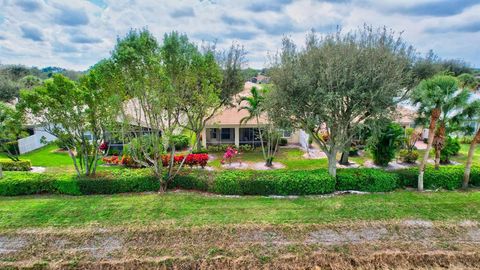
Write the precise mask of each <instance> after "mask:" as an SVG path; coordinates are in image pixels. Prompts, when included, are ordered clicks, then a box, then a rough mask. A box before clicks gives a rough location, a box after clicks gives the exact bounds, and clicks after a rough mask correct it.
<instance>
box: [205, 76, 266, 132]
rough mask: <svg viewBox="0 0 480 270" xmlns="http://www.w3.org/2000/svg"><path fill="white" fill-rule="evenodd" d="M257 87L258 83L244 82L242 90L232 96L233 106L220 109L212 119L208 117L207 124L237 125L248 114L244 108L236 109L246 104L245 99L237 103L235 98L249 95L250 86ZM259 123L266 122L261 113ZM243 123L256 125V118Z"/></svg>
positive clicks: (258, 86)
mask: <svg viewBox="0 0 480 270" xmlns="http://www.w3.org/2000/svg"><path fill="white" fill-rule="evenodd" d="M254 86H255V87H257V88H261V86H260V85H258V84H255V83H252V82H246V83H245V85H244V87H243V90H242V91H241V92H240V93H238V94H237V95H235V97H234V98H233V100H234V106H233V107H226V108H224V109H223V110H221V111H220V112H219V113H217V114H216V115H215V116H214V117H212V119H210V120H209V121H208V122H207V126H215V125H218V126H221V125H239V124H240V120H241V119H242V118H244V117H246V116H248V112H247V111H246V110H240V111H239V110H238V109H239V108H240V107H242V106H244V105H246V103H245V101H242V103H240V104H237V100H239V99H240V97H244V96H250V90H251V89H252V87H254ZM259 122H260V124H266V123H267V118H266V117H265V116H264V115H263V116H261V117H260V118H259ZM244 124H245V125H256V124H257V120H256V119H252V120H250V121H247V122H246V123H244Z"/></svg>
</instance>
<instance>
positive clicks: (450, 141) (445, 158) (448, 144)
mask: <svg viewBox="0 0 480 270" xmlns="http://www.w3.org/2000/svg"><path fill="white" fill-rule="evenodd" d="M459 151H460V142H459V141H458V139H457V138H452V137H450V136H448V137H447V139H446V140H445V146H444V147H443V148H442V150H441V151H440V163H442V164H450V157H453V156H456V155H458V152H459Z"/></svg>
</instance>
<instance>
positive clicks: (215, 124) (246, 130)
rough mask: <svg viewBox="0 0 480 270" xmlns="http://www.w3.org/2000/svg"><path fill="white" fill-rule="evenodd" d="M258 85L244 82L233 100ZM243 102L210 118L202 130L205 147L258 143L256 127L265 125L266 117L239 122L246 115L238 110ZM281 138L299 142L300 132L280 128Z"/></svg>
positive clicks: (294, 142) (295, 142) (258, 137)
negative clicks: (240, 90)
mask: <svg viewBox="0 0 480 270" xmlns="http://www.w3.org/2000/svg"><path fill="white" fill-rule="evenodd" d="M254 86H255V87H260V86H259V85H257V84H255V83H252V82H246V83H245V86H244V89H243V91H242V92H240V93H239V94H238V95H236V96H235V97H234V100H238V99H239V98H240V97H242V96H248V95H250V90H251V88H252V87H254ZM241 106H244V104H235V105H234V106H233V107H227V108H225V109H224V110H223V111H221V112H219V113H218V114H217V115H215V116H214V117H212V119H210V120H209V121H208V122H207V124H206V126H205V128H204V129H203V131H202V145H203V147H207V146H208V145H219V144H229V145H236V146H240V145H245V144H249V145H256V146H258V145H260V136H259V134H258V127H259V126H262V125H265V124H266V123H267V119H266V118H265V117H263V116H262V117H260V119H259V124H257V120H256V119H252V120H250V121H247V122H246V123H242V124H240V120H241V119H243V118H244V117H246V116H248V112H247V111H246V110H240V111H239V108H240V107H241ZM281 132H282V138H285V139H287V141H288V143H289V144H299V143H300V132H299V131H289V130H282V131H281Z"/></svg>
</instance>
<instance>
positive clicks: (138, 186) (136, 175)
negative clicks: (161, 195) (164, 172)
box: [76, 169, 160, 195]
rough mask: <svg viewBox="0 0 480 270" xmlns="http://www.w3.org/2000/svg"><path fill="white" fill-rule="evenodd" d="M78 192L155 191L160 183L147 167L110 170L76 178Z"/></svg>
mask: <svg viewBox="0 0 480 270" xmlns="http://www.w3.org/2000/svg"><path fill="white" fill-rule="evenodd" d="M76 181H77V184H78V188H79V190H80V193H81V194H83V195H88V194H116V193H126V192H145V191H157V190H159V189H160V183H159V182H158V180H157V179H156V178H155V177H154V176H152V175H151V173H150V171H149V170H148V169H141V170H140V169H139V170H118V171H112V172H111V173H110V174H109V175H107V176H102V175H100V176H99V177H96V178H87V177H81V178H78V179H76Z"/></svg>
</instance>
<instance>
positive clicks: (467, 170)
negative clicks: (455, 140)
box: [462, 128, 480, 189]
mask: <svg viewBox="0 0 480 270" xmlns="http://www.w3.org/2000/svg"><path fill="white" fill-rule="evenodd" d="M479 141H480V128H479V129H478V130H477V133H476V134H475V137H474V138H473V140H472V143H470V149H468V157H467V164H466V165H465V173H464V174H463V183H462V188H464V189H467V188H468V183H469V182H470V171H471V169H472V160H473V154H474V153H475V147H476V146H477V143H478V142H479Z"/></svg>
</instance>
